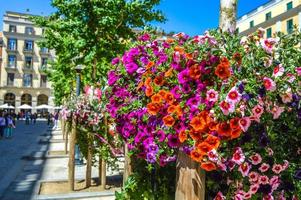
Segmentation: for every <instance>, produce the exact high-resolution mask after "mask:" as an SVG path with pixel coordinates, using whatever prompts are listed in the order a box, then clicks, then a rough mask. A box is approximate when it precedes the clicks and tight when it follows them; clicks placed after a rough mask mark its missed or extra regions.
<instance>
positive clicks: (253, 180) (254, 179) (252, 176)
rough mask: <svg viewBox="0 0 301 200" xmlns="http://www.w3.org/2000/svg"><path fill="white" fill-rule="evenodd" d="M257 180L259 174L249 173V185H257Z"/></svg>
mask: <svg viewBox="0 0 301 200" xmlns="http://www.w3.org/2000/svg"><path fill="white" fill-rule="evenodd" d="M258 178H259V174H258V173H257V172H250V173H249V181H250V182H251V183H257V182H258Z"/></svg>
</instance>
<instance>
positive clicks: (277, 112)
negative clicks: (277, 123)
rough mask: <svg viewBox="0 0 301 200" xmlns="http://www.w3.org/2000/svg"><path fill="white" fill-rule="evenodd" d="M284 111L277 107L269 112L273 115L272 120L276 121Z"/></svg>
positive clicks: (282, 108)
mask: <svg viewBox="0 0 301 200" xmlns="http://www.w3.org/2000/svg"><path fill="white" fill-rule="evenodd" d="M283 111H284V107H279V106H277V105H276V106H274V107H273V108H272V110H271V113H272V114H273V119H278V118H279V117H280V115H281V113H283Z"/></svg>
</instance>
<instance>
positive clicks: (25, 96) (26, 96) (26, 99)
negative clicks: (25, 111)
mask: <svg viewBox="0 0 301 200" xmlns="http://www.w3.org/2000/svg"><path fill="white" fill-rule="evenodd" d="M31 103H32V97H31V95H30V94H23V95H22V96H21V105H23V104H27V105H30V106H31Z"/></svg>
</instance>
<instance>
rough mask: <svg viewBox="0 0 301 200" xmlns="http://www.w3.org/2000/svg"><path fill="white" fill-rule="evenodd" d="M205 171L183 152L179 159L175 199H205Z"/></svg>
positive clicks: (180, 153)
mask: <svg viewBox="0 0 301 200" xmlns="http://www.w3.org/2000/svg"><path fill="white" fill-rule="evenodd" d="M205 187H206V185H205V172H204V170H202V169H201V167H200V164H199V163H197V162H195V161H193V160H192V159H191V158H190V157H189V156H187V155H186V154H185V153H183V152H181V151H180V152H179V154H178V159H177V177H176V196H175V200H205Z"/></svg>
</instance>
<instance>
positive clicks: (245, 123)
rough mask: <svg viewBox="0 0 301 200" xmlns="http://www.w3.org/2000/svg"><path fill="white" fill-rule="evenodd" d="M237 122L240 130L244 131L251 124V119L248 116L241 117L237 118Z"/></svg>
mask: <svg viewBox="0 0 301 200" xmlns="http://www.w3.org/2000/svg"><path fill="white" fill-rule="evenodd" d="M238 124H239V126H240V128H241V130H242V131H243V132H246V131H247V130H248V129H249V127H250V125H251V120H250V118H249V117H243V118H241V119H240V120H239V122H238Z"/></svg>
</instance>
